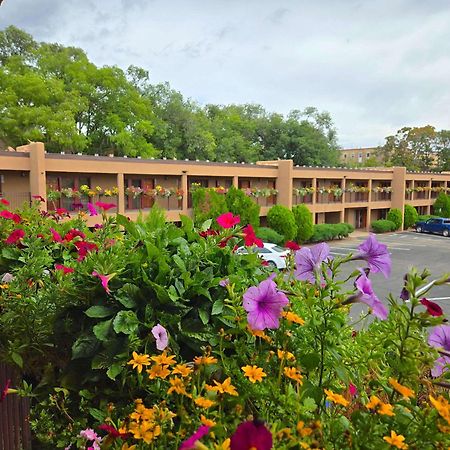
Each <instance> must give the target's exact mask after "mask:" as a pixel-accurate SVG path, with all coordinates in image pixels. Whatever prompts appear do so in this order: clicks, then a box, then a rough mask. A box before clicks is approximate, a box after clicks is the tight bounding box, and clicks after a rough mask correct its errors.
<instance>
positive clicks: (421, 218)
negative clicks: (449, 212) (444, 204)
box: [417, 214, 439, 222]
mask: <svg viewBox="0 0 450 450" xmlns="http://www.w3.org/2000/svg"><path fill="white" fill-rule="evenodd" d="M433 217H439V216H435V215H433V214H420V215H419V217H418V218H417V222H425V220H428V219H432V218H433Z"/></svg>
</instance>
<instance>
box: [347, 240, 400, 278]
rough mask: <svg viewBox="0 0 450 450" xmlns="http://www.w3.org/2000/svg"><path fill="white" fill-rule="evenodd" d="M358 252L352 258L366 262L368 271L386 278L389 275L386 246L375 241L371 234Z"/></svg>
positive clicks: (390, 264)
mask: <svg viewBox="0 0 450 450" xmlns="http://www.w3.org/2000/svg"><path fill="white" fill-rule="evenodd" d="M358 250H359V252H358V253H357V254H356V255H355V256H354V257H353V258H352V259H354V260H356V259H363V260H364V261H367V264H368V265H369V269H370V270H371V271H372V272H374V273H377V272H381V273H382V274H383V275H384V276H385V277H386V278H388V277H389V276H390V275H391V266H392V262H391V255H390V254H389V252H388V249H387V246H386V245H385V244H382V243H381V242H378V241H377V238H376V237H375V235H374V234H373V233H370V234H369V237H368V238H367V239H366V240H365V241H364V242H363V243H362V244H361V245H360V246H359V247H358Z"/></svg>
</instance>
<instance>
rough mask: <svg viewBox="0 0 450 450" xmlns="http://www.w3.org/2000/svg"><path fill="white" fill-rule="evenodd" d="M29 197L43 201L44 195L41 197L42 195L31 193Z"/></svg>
mask: <svg viewBox="0 0 450 450" xmlns="http://www.w3.org/2000/svg"><path fill="white" fill-rule="evenodd" d="M31 197H33V198H34V199H35V200H39V201H40V202H45V199H44V197H42V195H32V196H31Z"/></svg>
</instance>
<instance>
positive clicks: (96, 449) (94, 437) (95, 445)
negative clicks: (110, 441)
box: [80, 428, 102, 450]
mask: <svg viewBox="0 0 450 450" xmlns="http://www.w3.org/2000/svg"><path fill="white" fill-rule="evenodd" d="M80 437H82V438H84V439H86V440H87V441H91V442H92V445H91V446H90V447H88V448H92V449H93V450H100V443H101V442H102V438H101V437H100V436H99V435H98V434H97V433H96V432H95V431H94V430H93V429H92V428H86V429H85V430H82V431H80Z"/></svg>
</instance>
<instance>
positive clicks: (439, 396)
mask: <svg viewBox="0 0 450 450" xmlns="http://www.w3.org/2000/svg"><path fill="white" fill-rule="evenodd" d="M38 203H39V202H35V205H33V207H31V208H26V209H24V210H21V211H15V214H17V215H18V219H17V218H15V216H14V218H15V219H16V220H13V217H12V216H13V215H12V214H11V216H10V215H9V214H7V213H4V214H3V215H2V217H1V218H0V255H1V258H0V270H1V272H2V273H3V275H1V279H2V285H1V287H0V289H1V290H0V355H1V360H2V361H8V362H9V363H10V364H14V365H16V366H17V368H18V370H20V371H21V373H22V375H23V377H24V378H25V379H26V384H24V388H20V386H17V387H19V389H18V393H20V394H21V395H25V392H26V391H27V392H28V394H30V393H31V398H30V400H31V404H32V409H31V418H30V421H31V425H32V428H33V433H34V437H35V440H36V443H35V445H34V447H36V448H40V449H43V450H47V449H54V448H61V449H62V448H67V447H68V446H69V444H71V445H72V447H73V448H86V447H88V446H90V447H93V446H92V442H91V441H90V440H87V439H85V438H83V436H84V435H86V431H84V432H82V431H83V430H85V429H92V433H94V431H95V432H96V433H98V434H99V435H101V436H102V437H103V438H102V442H101V444H100V445H101V448H102V449H107V448H109V449H111V450H119V449H125V448H133V446H135V448H136V450H138V449H139V450H143V449H146V448H149V447H150V448H154V449H155V450H163V449H168V448H179V447H180V444H181V441H183V440H185V439H187V438H188V437H189V436H191V435H193V433H194V432H195V430H197V429H198V428H199V427H200V425H202V424H203V425H208V426H210V427H211V429H210V430H209V433H207V434H206V435H205V436H204V437H202V438H201V443H197V444H195V446H196V447H198V448H200V446H201V445H204V446H206V448H211V449H213V448H215V449H220V448H222V449H226V448H229V441H228V440H227V439H229V437H230V436H231V435H232V434H233V433H234V431H235V430H236V427H237V426H238V424H239V423H241V422H243V421H245V420H249V419H250V420H251V419H252V418H255V419H256V418H257V419H260V420H263V421H265V423H266V426H267V428H268V429H269V431H270V433H271V435H272V437H273V448H277V449H280V450H288V449H294V448H298V447H299V445H301V447H300V448H308V447H310V448H324V449H327V450H328V449H329V450H331V449H335V448H345V449H350V450H352V449H355V450H356V449H362V448H364V449H368V450H377V449H388V448H390V446H389V445H388V441H387V440H386V438H388V439H391V436H392V432H393V431H394V432H395V433H397V434H398V435H399V436H400V437H401V439H403V440H404V442H405V445H410V446H411V448H412V447H416V448H421V449H432V448H447V447H448V446H449V445H450V437H449V434H448V426H449V425H450V423H449V422H450V404H449V403H448V401H449V395H448V392H447V390H446V388H445V387H447V386H448V382H447V380H448V379H447V377H448V372H445V371H444V373H443V376H442V377H438V378H432V377H431V376H430V369H432V368H433V369H434V364H435V360H436V358H437V357H438V356H439V353H438V351H437V350H436V349H435V348H433V347H431V346H430V345H428V344H427V339H428V334H429V327H432V326H441V325H442V324H443V323H445V322H444V321H445V320H446V319H445V316H443V315H439V314H437V313H436V305H435V307H434V309H431V311H432V312H433V315H432V314H431V313H430V310H429V309H428V307H426V306H425V304H424V303H423V298H424V297H429V296H430V293H431V291H430V290H431V289H432V287H433V286H434V285H436V286H439V285H442V284H444V283H446V282H447V281H448V277H449V274H446V275H444V276H442V277H441V278H437V279H431V280H430V274H429V273H428V272H427V271H426V270H424V271H418V270H417V269H414V268H413V269H411V270H410V272H409V273H408V274H407V276H405V281H404V286H403V291H402V298H406V297H405V293H406V296H407V298H409V301H408V302H404V301H403V300H401V299H399V297H398V295H395V296H389V297H388V299H387V300H386V303H387V304H389V307H390V309H389V314H388V316H387V318H386V320H381V321H380V320H374V321H370V323H366V322H365V319H366V318H367V317H368V316H369V314H370V311H371V310H370V309H369V308H368V307H366V306H364V305H363V308H364V310H365V311H366V312H364V313H363V314H362V315H361V317H360V318H359V319H358V318H357V319H356V322H353V321H352V319H351V318H350V316H349V308H350V305H351V304H352V303H354V302H358V301H359V302H367V301H368V300H367V297H368V296H369V294H362V293H361V292H360V291H359V289H360V285H359V284H358V283H359V282H360V281H361V277H362V276H363V275H362V273H361V271H360V270H356V269H361V270H363V272H364V274H365V273H369V272H370V269H369V267H367V266H368V265H370V264H371V263H370V260H371V258H375V259H377V261H378V262H379V259H378V258H380V256H381V255H380V252H381V253H383V252H384V253H385V257H386V256H388V254H389V253H388V249H383V246H380V245H378V244H377V243H376V242H375V243H374V242H373V241H372V244H371V249H372V250H373V251H374V253H373V255H369V254H366V255H362V256H361V255H360V254H359V253H358V254H356V255H355V254H353V255H352V254H349V255H345V256H340V255H333V258H328V255H322V257H321V258H320V259H318V260H317V261H316V260H314V261H309V262H308V261H306V259H305V260H301V258H299V256H301V255H304V254H306V253H308V251H310V249H309V248H306V247H304V248H302V249H301V250H299V251H298V252H297V253H296V254H295V255H294V254H290V255H288V257H287V258H286V262H287V270H286V272H284V273H278V272H277V273H273V274H271V273H270V270H269V269H266V268H265V267H264V266H262V265H261V261H260V259H259V258H258V257H257V255H256V254H255V253H253V252H252V251H249V252H248V253H247V254H238V253H235V252H234V248H235V246H240V245H243V242H242V235H243V234H245V229H243V227H241V226H240V225H239V226H235V227H234V228H226V229H220V230H217V231H215V232H211V233H207V231H208V223H206V224H203V227H202V229H196V228H195V227H194V224H193V222H192V220H191V219H189V218H188V217H183V218H182V224H181V226H180V227H176V226H175V225H173V224H167V223H166V222H165V218H164V213H163V212H162V211H161V210H158V209H152V211H151V213H150V214H149V215H148V216H147V217H145V218H144V217H141V218H140V219H139V220H138V221H137V222H136V223H133V222H130V221H129V220H128V219H127V218H126V217H124V216H121V215H116V216H107V215H106V214H103V216H102V218H101V224H100V225H101V226H97V227H96V228H94V229H92V230H90V229H89V228H88V227H87V226H86V223H85V217H84V216H83V215H82V214H80V215H78V216H76V217H74V218H71V219H68V220H64V221H62V220H61V218H58V217H56V218H52V217H51V216H49V215H47V214H41V213H40V212H39V210H38V208H37V205H38ZM0 208H4V206H0ZM7 212H9V211H7ZM9 217H11V218H9ZM335 227H336V228H338V227H341V228H342V229H344V228H345V230H347V232H349V231H350V229H351V228H349V227H348V226H347V225H346V224H335ZM17 230H22V231H23V235H22V234H21V236H22V237H21V238H20V239H19V240H17V241H15V243H9V244H8V243H7V240H8V239H9V237H10V236H11V233H13V232H16V231H17ZM209 231H211V230H209ZM55 233H58V236H59V237H58V236H56V235H55ZM88 243H90V244H92V245H94V244H95V246H96V247H95V246H94V247H91V249H90V251H87V252H86V253H85V254H84V253H82V252H81V250H80V249H81V248H83V245H86V244H88ZM374 247H375V248H374ZM319 248H322V250H323V247H318V248H317V249H316V250H318V249H319ZM316 254H319V251H314V252H311V255H316ZM312 258H314V259H315V258H316V256H312ZM360 258H364V259H363V260H361V259H360ZM294 260H296V263H294ZM366 260H368V262H366ZM351 261H352V262H351ZM350 262H351V267H352V268H351V269H350V270H347V268H348V267H347V264H348V263H350ZM300 263H302V264H305V263H306V264H309V263H312V266H311V271H314V274H315V281H313V282H309V281H308V282H305V281H300V280H299V279H298V278H300V276H299V274H298V272H297V270H298V269H299V264H300ZM355 263H357V264H358V266H357V267H355V266H354V264H355ZM59 264H60V265H61V266H64V267H65V268H66V269H73V270H72V271H69V270H68V271H67V272H65V271H63V270H61V267H59V266H58V265H59ZM295 264H297V266H296V265H295ZM385 264H386V263H385ZM352 270H353V272H352ZM342 273H346V275H345V276H344V278H343V277H342V276H341V275H340V274H342ZM98 274H101V276H103V277H104V279H103V280H102V279H101V278H100V277H99V276H98ZM369 275H370V277H371V278H372V277H373V276H381V275H380V274H376V273H373V271H372V273H370V274H369ZM364 276H365V275H364ZM344 279H346V281H348V283H347V282H345V281H344ZM262 282H265V283H266V288H267V286H268V285H267V283H272V284H273V285H275V287H274V288H273V289H275V290H276V295H277V297H276V298H277V301H278V298H279V296H281V297H282V299H283V301H284V302H285V303H289V304H288V305H287V306H286V307H285V309H284V310H283V311H280V313H281V314H280V316H279V317H277V321H278V322H277V323H276V324H274V325H273V326H272V328H266V329H263V330H251V329H250V328H249V322H248V318H249V314H250V311H249V308H248V305H246V304H245V303H243V298H246V299H247V300H246V301H249V302H250V301H253V302H257V299H258V298H261V304H263V306H262V307H261V304H260V305H259V306H258V308H261V311H264V314H266V313H267V309H266V304H265V301H266V300H267V299H268V298H269V297H267V292H268V291H267V289H266V288H263V287H262V286H261V284H262ZM369 282H370V280H369V279H368V280H367V282H366V283H369ZM105 283H106V284H105ZM355 283H356V285H355ZM355 286H356V287H355ZM399 290H400V286H399ZM249 299H250V300H249ZM253 306H254V305H253ZM250 309H251V308H250ZM269 309H270V308H269ZM247 313H248V315H247V316H246V314H247ZM360 321H363V323H366V325H365V326H363V327H361V326H359V325H357V324H358V323H359V322H360ZM157 324H160V325H162V326H163V327H164V328H165V329H166V330H167V334H168V341H167V344H166V345H167V347H166V348H165V349H164V351H162V350H161V349H158V348H157V347H156V346H157V345H158V339H161V338H160V337H157V336H155V335H154V334H153V333H154V327H155V325H157ZM356 327H357V328H356ZM444 327H448V326H446V325H444ZM448 328H449V329H450V327H448ZM445 345H447V344H445ZM445 350H446V351H448V349H447V348H446V349H445ZM30 384H31V387H30V386H29V385H30ZM13 387H14V388H15V387H16V386H13ZM2 388H3V387H2ZM7 395H8V397H9V396H10V395H11V396H13V395H16V390H15V389H10V390H8V391H7ZM7 400H8V399H7ZM258 423H259V422H258ZM105 426H106V427H105ZM108 426H109V430H110V432H109V433H108V431H107V430H108ZM105 428H106V430H105ZM111 428H112V430H113V431H114V433H115V434H116V435H115V434H114V433H113V432H112V431H111ZM92 433H90V434H89V435H91V434H92ZM119 433H123V434H122V435H121V436H117V434H119ZM125 440H126V443H125ZM399 442H402V441H401V440H400V441H399ZM397 448H401V447H397ZM403 448H404V447H403Z"/></svg>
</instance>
